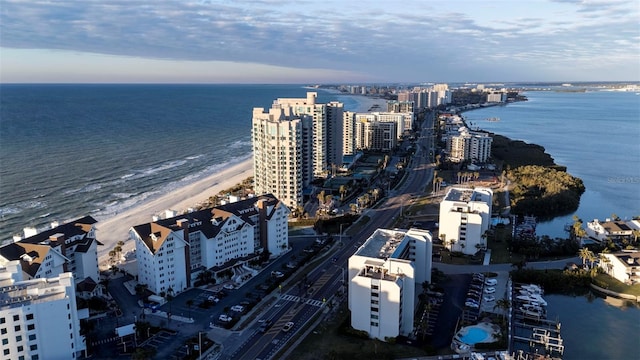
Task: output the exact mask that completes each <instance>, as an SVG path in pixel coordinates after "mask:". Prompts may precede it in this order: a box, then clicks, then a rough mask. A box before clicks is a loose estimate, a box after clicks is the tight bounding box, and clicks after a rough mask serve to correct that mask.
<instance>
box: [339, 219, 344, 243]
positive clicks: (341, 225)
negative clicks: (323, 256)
mask: <svg viewBox="0 0 640 360" xmlns="http://www.w3.org/2000/svg"><path fill="white" fill-rule="evenodd" d="M343 226H344V223H342V224H340V245H342V227H343Z"/></svg>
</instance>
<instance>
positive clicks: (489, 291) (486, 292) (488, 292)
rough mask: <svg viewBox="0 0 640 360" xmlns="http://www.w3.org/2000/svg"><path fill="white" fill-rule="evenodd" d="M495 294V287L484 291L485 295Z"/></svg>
mask: <svg viewBox="0 0 640 360" xmlns="http://www.w3.org/2000/svg"><path fill="white" fill-rule="evenodd" d="M495 292H496V288H494V287H488V288H485V289H484V293H485V294H493V293H495Z"/></svg>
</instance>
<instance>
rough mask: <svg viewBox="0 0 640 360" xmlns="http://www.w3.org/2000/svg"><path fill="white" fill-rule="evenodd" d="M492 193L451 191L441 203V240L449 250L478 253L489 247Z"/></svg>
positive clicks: (483, 188)
mask: <svg viewBox="0 0 640 360" xmlns="http://www.w3.org/2000/svg"><path fill="white" fill-rule="evenodd" d="M492 201H493V190H491V189H489V188H485V187H476V188H474V189H470V188H450V189H449V191H448V192H447V195H446V196H445V197H444V199H443V200H442V202H441V203H440V229H439V233H440V235H439V236H440V238H441V239H442V241H443V243H444V244H445V246H446V247H447V249H449V250H450V251H460V252H462V253H464V254H467V255H472V254H475V253H476V252H477V251H478V250H479V249H480V248H482V247H486V244H487V243H486V239H485V238H484V234H485V232H486V231H487V230H488V229H489V225H490V223H491V207H492Z"/></svg>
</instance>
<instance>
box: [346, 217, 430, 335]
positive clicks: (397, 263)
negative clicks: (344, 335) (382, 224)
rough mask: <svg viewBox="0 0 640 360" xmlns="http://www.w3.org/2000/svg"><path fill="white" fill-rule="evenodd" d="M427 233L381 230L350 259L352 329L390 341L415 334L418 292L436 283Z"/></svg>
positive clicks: (410, 230)
mask: <svg viewBox="0 0 640 360" xmlns="http://www.w3.org/2000/svg"><path fill="white" fill-rule="evenodd" d="M431 255H432V237H431V233H430V232H429V231H427V230H420V229H409V230H387V229H377V230H376V231H375V232H374V233H373V234H372V235H371V236H370V237H369V238H368V239H367V240H366V241H365V242H364V244H362V246H360V248H359V249H358V250H356V252H355V253H354V254H353V255H352V256H351V257H350V258H349V272H348V281H349V310H350V311H351V326H352V327H353V328H354V329H358V330H362V331H366V332H367V333H368V334H369V336H370V337H372V338H375V339H379V340H383V341H384V340H386V339H387V338H395V337H397V336H399V335H404V336H408V335H410V334H411V333H412V332H413V330H414V329H413V323H414V312H415V304H416V288H418V289H421V288H422V283H424V282H425V281H429V282H431Z"/></svg>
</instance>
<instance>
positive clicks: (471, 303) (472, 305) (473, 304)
mask: <svg viewBox="0 0 640 360" xmlns="http://www.w3.org/2000/svg"><path fill="white" fill-rule="evenodd" d="M464 305H465V306H467V307H470V308H474V309H477V308H479V307H480V305H478V304H476V303H474V302H469V301H467V302H465V303H464Z"/></svg>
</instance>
